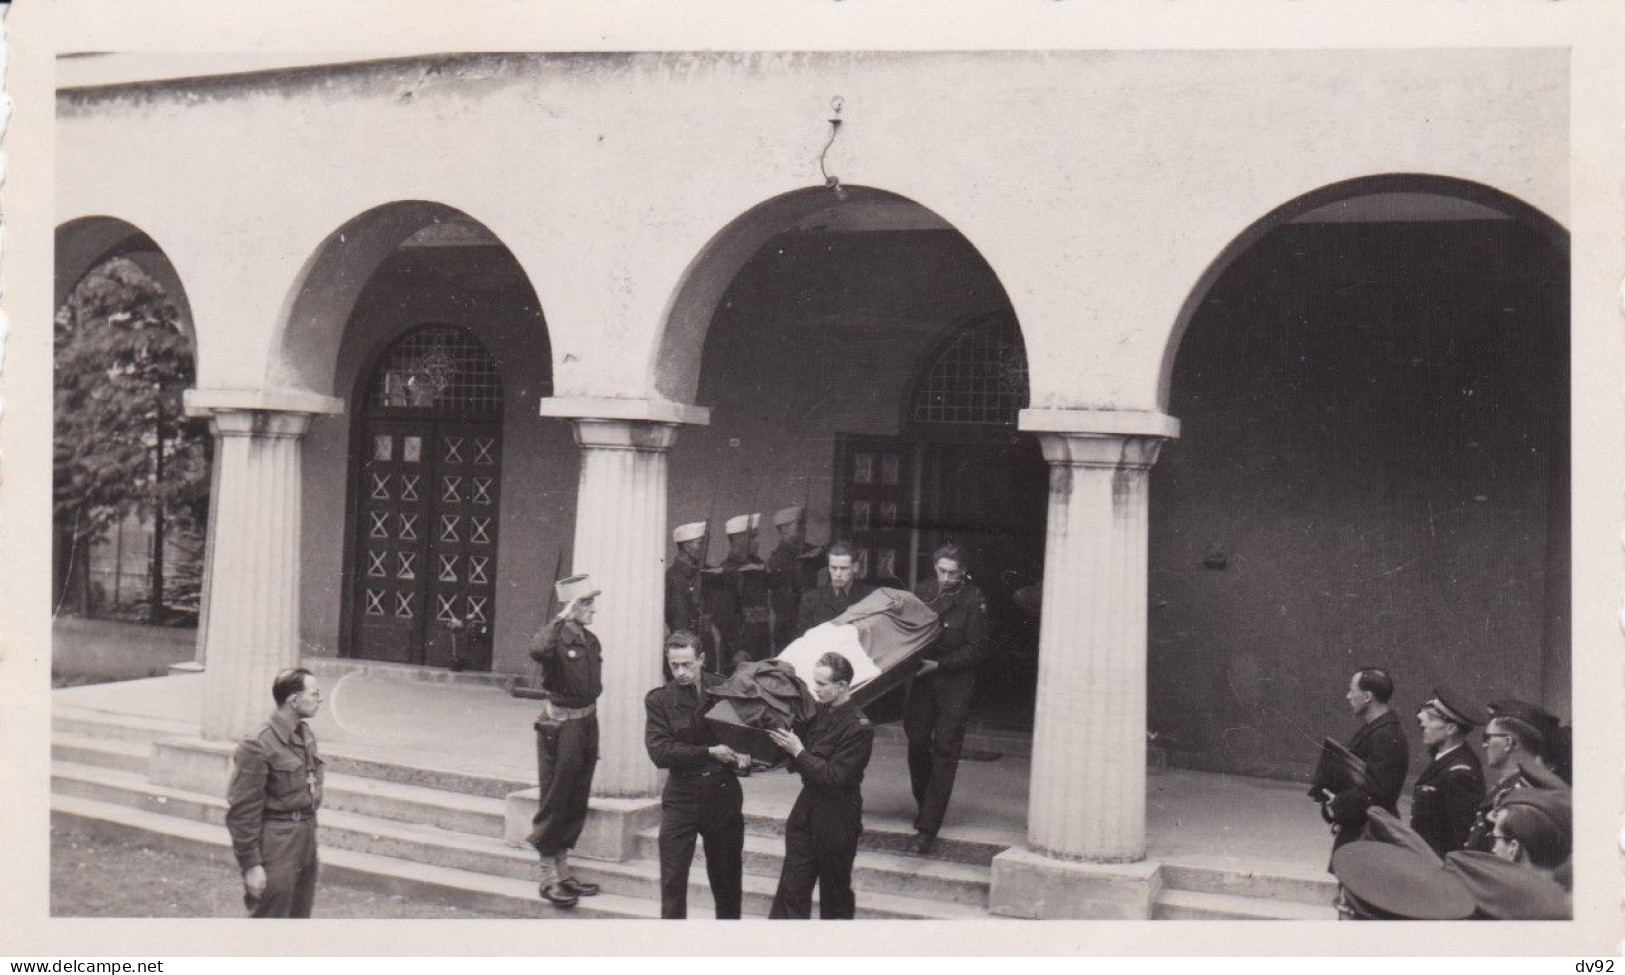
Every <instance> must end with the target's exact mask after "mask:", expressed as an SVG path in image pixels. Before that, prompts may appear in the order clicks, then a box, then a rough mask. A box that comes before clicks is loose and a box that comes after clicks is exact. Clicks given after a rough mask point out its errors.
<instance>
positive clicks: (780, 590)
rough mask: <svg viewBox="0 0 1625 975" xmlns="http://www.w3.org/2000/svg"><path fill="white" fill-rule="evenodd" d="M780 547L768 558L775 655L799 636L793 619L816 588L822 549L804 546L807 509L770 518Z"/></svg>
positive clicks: (801, 508) (797, 506) (781, 511)
mask: <svg viewBox="0 0 1625 975" xmlns="http://www.w3.org/2000/svg"><path fill="white" fill-rule="evenodd" d="M773 526H774V527H775V528H777V529H778V532H779V544H778V546H777V547H776V548H774V549H773V551H772V553H770V554H769V555H768V557H767V576H768V588H769V595H770V602H771V604H772V606H773V651H774V652H775V653H778V652H780V651H782V650H783V649H784V648H785V647H787V646H789V645H790V643H791V641H793V640H794V639H795V638H796V637H798V636H800V635H801V633H802V631H801V630H799V629H797V627H796V616H797V614H798V613H799V612H800V609H801V597H802V596H803V595H804V594H805V593H807V592H808V591H810V590H812V589H816V588H817V586H818V560H819V559H820V558H821V557H822V556H823V549H821V548H809V547H808V546H807V542H806V537H807V509H806V508H804V507H802V506H801V505H796V506H795V507H793V508H782V509H780V510H779V511H777V512H775V513H774V515H773Z"/></svg>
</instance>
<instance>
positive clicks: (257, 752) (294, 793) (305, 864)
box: [226, 667, 322, 917]
mask: <svg viewBox="0 0 1625 975" xmlns="http://www.w3.org/2000/svg"><path fill="white" fill-rule="evenodd" d="M271 699H272V700H273V701H275V702H276V710H275V711H274V712H272V714H271V719H270V720H269V721H267V722H266V723H265V724H264V725H263V726H262V727H261V728H260V729H259V730H258V731H256V732H254V733H253V734H252V735H250V736H248V737H247V738H244V739H243V740H242V741H240V742H238V744H237V755H236V758H235V759H234V760H233V762H232V772H231V786H230V788H229V789H228V790H227V792H226V829H227V831H228V832H230V833H231V847H232V852H234V853H235V854H236V856H237V866H238V867H239V868H241V870H242V872H243V892H244V896H243V903H244V904H245V905H246V906H247V907H248V909H249V910H250V911H251V912H252V913H253V916H254V917H310V908H311V905H312V904H313V903H314V902H315V900H316V873H317V869H318V865H317V861H316V809H317V807H319V806H320V805H321V804H322V759H321V756H319V755H317V754H316V735H315V733H314V732H312V731H311V730H310V725H308V724H306V722H307V721H308V720H310V719H311V718H313V717H315V716H316V712H317V711H319V710H321V707H322V692H321V689H320V688H318V687H317V686H316V678H315V677H314V676H312V674H311V672H310V671H308V670H305V669H304V668H302V667H300V668H295V669H293V670H284V671H283V672H282V673H280V674H277V675H276V678H275V679H274V680H273V681H272V682H271Z"/></svg>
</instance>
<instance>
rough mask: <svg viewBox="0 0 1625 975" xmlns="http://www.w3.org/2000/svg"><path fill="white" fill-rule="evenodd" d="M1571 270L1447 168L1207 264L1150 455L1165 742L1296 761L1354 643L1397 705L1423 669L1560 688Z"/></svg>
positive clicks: (1276, 768)
mask: <svg viewBox="0 0 1625 975" xmlns="http://www.w3.org/2000/svg"><path fill="white" fill-rule="evenodd" d="M1568 280H1569V275H1568V248H1567V242H1566V237H1565V235H1564V234H1563V232H1562V230H1561V229H1560V228H1558V227H1557V226H1556V225H1555V224H1554V223H1552V221H1551V220H1550V219H1548V218H1546V217H1545V216H1543V215H1540V214H1538V213H1535V212H1534V211H1532V210H1530V208H1528V207H1527V206H1525V205H1523V204H1521V203H1519V202H1518V201H1515V200H1512V199H1511V198H1509V197H1506V196H1504V195H1502V194H1498V193H1495V192H1494V191H1491V190H1488V189H1487V188H1485V187H1481V186H1476V185H1474V184H1466V183H1462V182H1459V181H1453V180H1444V179H1440V178H1436V177H1404V176H1387V177H1380V178H1375V179H1372V180H1363V181H1353V182H1351V183H1345V184H1339V185H1337V186H1334V187H1327V188H1325V189H1323V190H1321V191H1318V192H1316V193H1312V194H1309V195H1308V196H1306V197H1304V198H1302V199H1300V200H1295V201H1293V202H1292V203H1290V204H1288V205H1286V206H1284V207H1282V208H1280V209H1279V210H1277V211H1276V212H1274V213H1272V214H1270V215H1269V216H1268V217H1266V218H1265V219H1264V220H1262V221H1260V222H1259V223H1258V224H1256V225H1255V226H1253V227H1252V228H1249V230H1248V231H1247V232H1246V233H1244V234H1243V235H1242V237H1241V238H1239V239H1238V240H1237V242H1236V243H1235V244H1234V245H1233V246H1232V247H1231V248H1229V249H1228V250H1227V251H1226V253H1225V254H1224V255H1222V256H1221V258H1220V259H1219V261H1217V262H1216V263H1215V266H1214V268H1213V269H1212V270H1211V271H1210V272H1209V274H1208V275H1207V276H1206V277H1205V278H1204V280H1203V282H1202V283H1201V285H1200V286H1199V288H1198V290H1197V292H1196V293H1194V294H1193V295H1192V297H1191V300H1190V302H1189V303H1188V304H1187V316H1186V322H1185V325H1186V326H1188V327H1186V328H1185V329H1184V330H1183V335H1182V337H1176V340H1177V341H1178V348H1177V360H1176V361H1171V362H1170V368H1169V369H1168V371H1167V377H1168V378H1167V382H1166V388H1167V390H1168V410H1169V412H1170V413H1172V414H1173V415H1175V416H1177V417H1179V419H1180V421H1181V424H1182V426H1183V433H1182V436H1181V439H1180V440H1179V441H1178V442H1177V443H1174V444H1170V445H1169V446H1168V447H1167V448H1166V449H1165V450H1164V452H1163V456H1162V459H1161V461H1160V462H1159V464H1158V467H1157V470H1156V472H1155V474H1154V476H1153V478H1152V516H1151V525H1150V593H1149V595H1150V619H1149V653H1150V657H1149V661H1148V663H1149V670H1150V676H1149V684H1150V696H1149V720H1150V725H1151V730H1153V731H1155V732H1160V733H1162V734H1164V735H1165V736H1167V738H1168V739H1169V740H1171V741H1172V742H1173V743H1174V747H1175V749H1176V750H1175V752H1174V757H1175V760H1176V761H1179V762H1181V763H1182V764H1189V765H1192V766H1196V767H1202V768H1211V769H1216V770H1221V771H1238V772H1249V773H1258V774H1268V775H1291V774H1295V773H1301V772H1303V771H1306V769H1305V766H1306V765H1307V764H1308V763H1311V762H1312V761H1313V757H1314V754H1315V746H1316V742H1318V740H1319V738H1320V737H1321V736H1322V735H1326V734H1334V735H1338V736H1343V735H1345V734H1347V733H1348V731H1349V730H1350V729H1348V728H1346V727H1344V722H1342V721H1340V720H1339V719H1340V716H1341V715H1342V710H1341V707H1340V694H1341V690H1342V688H1343V687H1344V686H1345V682H1346V680H1347V675H1348V674H1349V673H1350V672H1352V671H1353V670H1354V669H1356V668H1358V667H1361V666H1367V665H1376V666H1385V667H1388V668H1389V669H1390V670H1392V672H1393V673H1394V674H1395V675H1396V678H1397V680H1398V682H1399V691H1398V693H1397V694H1396V696H1395V701H1394V704H1395V706H1396V707H1397V709H1398V710H1399V713H1400V714H1401V715H1402V717H1403V718H1404V719H1405V720H1408V719H1409V717H1410V715H1411V714H1413V713H1414V711H1415V709H1416V707H1417V706H1418V705H1419V704H1420V703H1421V702H1422V701H1424V700H1426V699H1427V697H1428V696H1429V695H1430V693H1431V689H1432V688H1433V687H1434V686H1436V685H1439V684H1450V685H1453V686H1454V687H1456V688H1457V689H1458V690H1459V691H1460V692H1461V693H1463V694H1466V695H1468V696H1470V697H1473V698H1476V699H1477V700H1478V701H1480V702H1487V701H1489V700H1493V699H1497V698H1520V699H1526V700H1533V701H1541V702H1543V703H1544V704H1545V705H1546V706H1547V707H1548V708H1549V709H1551V710H1554V711H1556V712H1558V713H1560V714H1561V713H1564V712H1566V710H1567V707H1568V700H1569V692H1568V683H1569V675H1570V662H1569V654H1570V640H1569V625H1568V622H1569V621H1568V601H1569V586H1570V582H1569V512H1568V485H1569V456H1568V431H1569V409H1568V403H1569V366H1568V362H1569V338H1568V336H1569V326H1568V304H1569V298H1568ZM1415 767H1419V766H1418V765H1417V764H1416V760H1414V759H1413V768H1415Z"/></svg>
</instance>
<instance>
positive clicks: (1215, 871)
mask: <svg viewBox="0 0 1625 975" xmlns="http://www.w3.org/2000/svg"><path fill="white" fill-rule="evenodd" d="M1162 886H1163V889H1164V890H1182V891H1189V892H1191V893H1199V894H1227V895H1232V896H1237V897H1255V898H1259V899H1262V900H1272V901H1293V902H1297V903H1301V904H1314V905H1326V904H1330V903H1332V901H1333V900H1334V899H1335V898H1336V897H1337V881H1336V880H1335V879H1333V878H1332V875H1331V874H1329V873H1327V872H1326V871H1325V870H1321V869H1316V868H1314V867H1305V866H1302V865H1300V864H1296V863H1269V862H1264V861H1259V860H1249V861H1247V862H1246V863H1245V864H1243V863H1239V862H1237V861H1236V860H1234V859H1232V858H1223V857H1199V856H1181V857H1177V858H1172V859H1169V860H1164V861H1163V863H1162Z"/></svg>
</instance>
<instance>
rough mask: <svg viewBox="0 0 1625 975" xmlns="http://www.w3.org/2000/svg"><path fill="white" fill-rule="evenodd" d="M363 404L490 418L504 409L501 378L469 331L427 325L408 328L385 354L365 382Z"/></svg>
mask: <svg viewBox="0 0 1625 975" xmlns="http://www.w3.org/2000/svg"><path fill="white" fill-rule="evenodd" d="M366 409H367V411H368V412H369V413H376V412H381V411H395V410H411V411H421V412H423V413H437V414H451V415H456V416H466V417H474V416H493V417H494V416H495V415H497V414H498V413H499V412H500V410H501V409H502V380H500V379H499V378H497V369H496V363H495V362H493V361H492V360H491V355H490V353H488V352H486V351H485V347H484V346H483V345H481V344H480V343H479V342H478V341H476V340H475V339H474V337H473V336H471V335H469V334H468V333H467V332H465V331H463V330H462V329H460V328H452V327H450V326H446V325H430V326H426V327H424V328H419V329H416V330H414V331H412V332H408V333H407V334H406V335H404V336H402V337H401V338H400V339H398V340H396V342H395V344H394V345H392V346H390V347H389V351H387V352H385V353H384V357H383V359H382V360H381V361H380V362H379V363H378V368H377V369H375V370H373V374H372V379H371V381H370V382H369V383H368V384H367V401H366Z"/></svg>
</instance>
